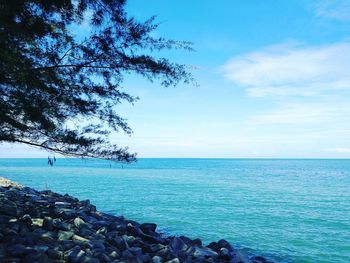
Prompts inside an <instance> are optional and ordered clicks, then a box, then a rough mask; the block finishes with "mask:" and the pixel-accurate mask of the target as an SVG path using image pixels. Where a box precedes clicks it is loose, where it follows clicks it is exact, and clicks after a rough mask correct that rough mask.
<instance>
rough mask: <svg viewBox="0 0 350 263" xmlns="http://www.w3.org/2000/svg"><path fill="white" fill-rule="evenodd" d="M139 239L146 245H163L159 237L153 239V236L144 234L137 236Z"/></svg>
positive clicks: (163, 242) (162, 240)
mask: <svg viewBox="0 0 350 263" xmlns="http://www.w3.org/2000/svg"><path fill="white" fill-rule="evenodd" d="M139 237H140V238H141V239H142V240H143V241H145V242H148V243H152V244H158V243H159V244H165V241H164V239H162V238H161V237H154V236H150V235H146V234H139Z"/></svg>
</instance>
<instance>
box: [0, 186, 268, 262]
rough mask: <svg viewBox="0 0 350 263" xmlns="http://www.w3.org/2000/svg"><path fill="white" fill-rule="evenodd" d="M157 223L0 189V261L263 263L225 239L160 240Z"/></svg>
mask: <svg viewBox="0 0 350 263" xmlns="http://www.w3.org/2000/svg"><path fill="white" fill-rule="evenodd" d="M156 228H157V225H156V224H152V223H144V224H139V223H137V222H135V221H131V220H125V219H124V218H123V217H117V216H112V215H108V214H104V213H101V212H97V211H96V207H95V206H93V205H91V204H90V201H88V200H87V201H79V200H78V199H76V198H74V197H71V196H69V195H64V196H62V195H60V194H56V193H54V192H51V191H42V192H37V191H35V190H33V189H30V188H23V189H22V190H21V189H18V188H17V189H15V188H10V189H8V188H6V187H1V185H0V240H1V242H0V262H12V263H16V262H33V263H34V262H39V263H41V262H50V263H70V262H73V263H85V262H86V263H87V262H89V263H100V262H101V263H103V262H124V263H127V262H137V263H144V262H145V263H146V262H153V263H163V262H168V263H177V262H191V263H197V262H198V263H199V262H208V263H210V262H213V263H215V262H231V263H239V262H240V263H252V262H253V263H266V262H267V261H266V260H265V258H263V257H259V256H255V257H252V258H251V260H250V259H249V257H248V256H247V255H246V254H245V253H243V252H242V251H234V249H233V247H232V246H231V245H230V243H229V242H227V241H226V240H223V239H222V240H219V241H218V242H212V243H210V244H209V245H208V246H207V247H203V246H202V241H201V240H200V239H194V240H192V239H190V238H188V237H185V236H180V237H163V236H162V235H161V234H160V233H157V232H156Z"/></svg>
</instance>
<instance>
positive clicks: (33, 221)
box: [32, 218, 44, 227]
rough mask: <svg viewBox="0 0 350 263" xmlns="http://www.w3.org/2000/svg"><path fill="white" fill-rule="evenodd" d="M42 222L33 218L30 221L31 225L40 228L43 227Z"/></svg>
mask: <svg viewBox="0 0 350 263" xmlns="http://www.w3.org/2000/svg"><path fill="white" fill-rule="evenodd" d="M43 222H44V220H43V219H41V218H33V219H32V224H33V225H36V226H38V227H42V226H43Z"/></svg>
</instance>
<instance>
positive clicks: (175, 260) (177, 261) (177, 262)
mask: <svg viewBox="0 0 350 263" xmlns="http://www.w3.org/2000/svg"><path fill="white" fill-rule="evenodd" d="M165 263H180V260H179V259H178V258H173V259H172V260H168V261H166V262H165Z"/></svg>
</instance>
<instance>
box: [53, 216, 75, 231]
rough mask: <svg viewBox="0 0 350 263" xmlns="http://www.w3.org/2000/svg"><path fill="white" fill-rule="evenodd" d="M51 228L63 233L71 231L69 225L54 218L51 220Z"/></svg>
mask: <svg viewBox="0 0 350 263" xmlns="http://www.w3.org/2000/svg"><path fill="white" fill-rule="evenodd" d="M52 224H53V227H54V228H56V229H59V230H63V231H69V230H70V229H71V226H70V224H68V223H65V222H63V221H62V219H60V218H56V219H53V220H52Z"/></svg>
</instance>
